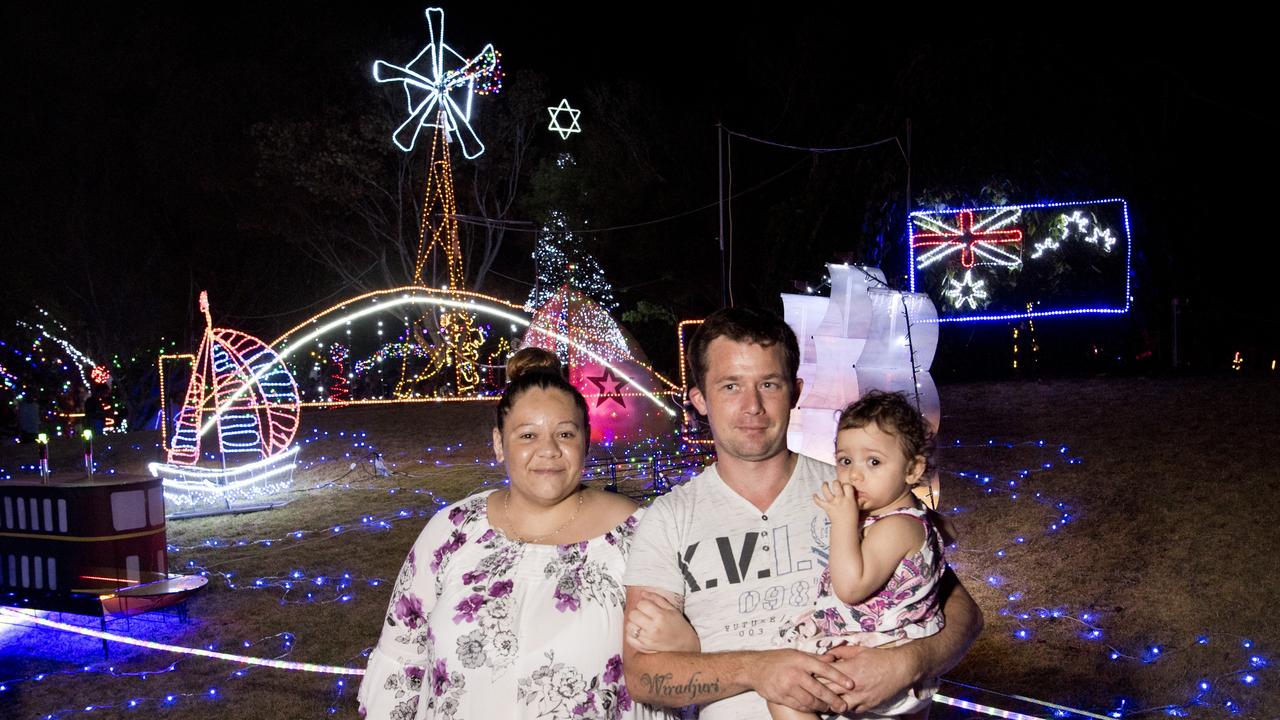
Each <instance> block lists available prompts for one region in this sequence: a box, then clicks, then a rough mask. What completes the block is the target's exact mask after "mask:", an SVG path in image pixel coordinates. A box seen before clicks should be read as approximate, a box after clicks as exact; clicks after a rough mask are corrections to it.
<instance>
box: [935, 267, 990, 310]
mask: <svg viewBox="0 0 1280 720" xmlns="http://www.w3.org/2000/svg"><path fill="white" fill-rule="evenodd" d="M947 282H948V283H949V284H950V285H951V287H949V288H947V289H946V290H944V291H943V292H942V294H943V295H946V296H947V299H948V300H950V301H951V302H952V304H954V305H955V306H956V307H957V308H962V307H964V306H965V304H966V303H967V304H968V305H969V307H971V308H973V309H974V310H977V309H978V301H979V300H986V299H987V290H986V285H987V281H986V280H974V279H973V271H972V270H965V271H964V279H962V280H956V279H955V278H948V279H947Z"/></svg>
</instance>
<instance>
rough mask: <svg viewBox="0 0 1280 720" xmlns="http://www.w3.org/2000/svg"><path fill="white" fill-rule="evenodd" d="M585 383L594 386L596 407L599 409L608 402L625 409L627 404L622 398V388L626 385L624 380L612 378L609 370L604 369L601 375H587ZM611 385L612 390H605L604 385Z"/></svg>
mask: <svg viewBox="0 0 1280 720" xmlns="http://www.w3.org/2000/svg"><path fill="white" fill-rule="evenodd" d="M585 377H586V379H587V381H588V382H590V383H591V384H592V385H595V386H596V394H595V395H596V407H600V406H601V405H603V404H604V403H605V402H606V401H608V400H613V401H614V402H616V403H618V404H619V405H621V406H622V407H624V408H625V407H626V406H627V403H626V401H625V400H623V398H622V388H623V387H624V386H625V385H626V384H627V381H626V380H619V379H618V378H616V377H614V376H613V372H612V371H610V370H609V368H605V369H604V373H603V374H601V375H595V376H592V375H587V376H585ZM606 384H608V385H613V389H611V390H610V389H606V388H605V385H606Z"/></svg>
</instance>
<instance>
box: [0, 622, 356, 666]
mask: <svg viewBox="0 0 1280 720" xmlns="http://www.w3.org/2000/svg"><path fill="white" fill-rule="evenodd" d="M0 614H3V615H4V616H5V617H10V618H14V619H16V620H18V621H20V622H28V623H31V624H33V625H39V626H41V627H47V628H51V629H54V630H61V631H63V632H70V633H76V634H77V635H84V636H86V637H91V638H97V639H99V640H106V641H108V642H118V643H122V644H125V645H133V646H135V647H141V648H147V649H148V650H160V651H162V652H173V653H180V654H183V655H198V656H200V657H207V658H213V659H214V660H227V661H229V662H234V663H241V664H244V665H259V666H262V667H269V668H275V669H277V670H300V671H302V672H312V673H325V674H328V675H364V670H362V669H360V668H348V667H337V666H335V665H317V664H315V663H304V662H294V661H292V660H272V659H269V658H259V657H252V656H249V655H233V654H231V653H224V652H217V651H216V650H205V649H203V648H189V647H183V646H181V645H168V644H166V643H158V642H152V641H150V640H139V639H137V638H131V637H126V636H124V635H117V634H115V633H109V632H105V631H102V630H93V629H90V628H82V627H77V626H75V625H69V624H67V623H63V622H58V621H57V620H49V619H48V618H42V617H39V616H37V615H31V614H28V613H26V612H22V611H20V610H13V609H10V608H3V607H0Z"/></svg>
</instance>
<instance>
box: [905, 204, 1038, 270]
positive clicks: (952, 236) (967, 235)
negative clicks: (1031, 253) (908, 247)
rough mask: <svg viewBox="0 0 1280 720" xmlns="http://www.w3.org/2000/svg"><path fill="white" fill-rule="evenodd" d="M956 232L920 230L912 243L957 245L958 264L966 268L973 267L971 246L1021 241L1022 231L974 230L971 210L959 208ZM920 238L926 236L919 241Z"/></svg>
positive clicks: (928, 245) (929, 245)
mask: <svg viewBox="0 0 1280 720" xmlns="http://www.w3.org/2000/svg"><path fill="white" fill-rule="evenodd" d="M956 227H957V228H959V231H958V232H954V233H952V232H920V233H916V234H915V236H914V241H913V242H912V245H913V246H914V247H917V248H921V247H934V246H937V245H959V246H960V264H961V265H963V266H964V267H966V268H971V267H973V246H974V245H977V244H979V243H983V244H987V245H1003V244H1006V243H1021V242H1022V231H1021V230H1018V229H1014V230H974V229H973V211H972V210H961V211H960V212H959V213H957V214H956ZM921 238H928V239H927V240H925V241H924V242H920V239H921Z"/></svg>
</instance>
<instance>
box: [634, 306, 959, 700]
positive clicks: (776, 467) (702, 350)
mask: <svg viewBox="0 0 1280 720" xmlns="http://www.w3.org/2000/svg"><path fill="white" fill-rule="evenodd" d="M689 364H690V370H691V371H692V380H693V386H692V387H691V388H690V390H689V399H690V400H691V401H692V402H693V404H694V406H695V407H696V408H697V410H698V412H700V413H702V414H704V415H706V416H707V419H708V421H709V423H710V425H711V434H712V437H713V439H714V440H715V446H716V456H717V462H716V464H715V465H713V466H711V467H709V468H707V469H706V470H705V471H704V472H703V473H702V474H701V475H699V476H698V477H696V478H694V479H693V480H691V481H690V482H688V483H687V484H685V485H684V486H682V487H679V488H676V489H675V490H673V491H672V492H671V493H668V494H667V495H665V496H663V497H661V498H658V499H657V500H656V501H655V502H654V504H653V507H652V508H651V509H650V510H649V511H648V512H647V513H646V515H645V517H644V519H643V520H642V521H641V523H640V527H639V528H638V529H637V531H636V535H635V538H634V540H633V543H632V546H631V554H630V557H629V560H628V567H627V572H626V575H625V576H624V578H623V580H624V582H625V583H626V585H627V608H628V613H631V612H636V611H640V612H644V611H645V610H646V608H647V607H651V605H647V604H651V603H654V602H660V601H658V600H655V599H654V596H655V595H656V596H660V597H663V598H666V599H667V600H668V601H671V602H674V603H675V604H676V605H677V606H678V607H682V608H683V609H684V612H685V615H686V616H687V617H688V618H689V621H690V623H692V625H693V627H694V628H695V629H696V630H697V631H698V636H699V638H700V640H701V642H702V652H699V653H665V652H663V653H643V652H639V651H638V650H637V649H636V648H635V647H634V645H633V641H636V644H640V643H641V642H642V641H643V638H636V637H634V635H633V634H634V633H635V632H636V631H637V628H638V626H637V625H636V624H635V623H632V622H630V621H629V622H628V623H627V624H626V631H627V632H628V634H629V635H631V637H629V638H628V642H627V645H626V649H625V651H624V663H623V667H624V669H625V672H626V678H627V687H628V689H629V690H630V692H631V694H632V695H633V696H634V697H635V698H636V699H637V700H640V701H643V702H647V703H651V704H657V705H667V706H683V705H692V704H697V705H706V707H705V708H704V710H703V712H702V717H703V718H704V720H708V719H710V720H718V719H722V718H726V719H727V718H735V719H737V718H761V719H762V720H763V719H765V718H768V717H769V713H768V709H767V708H766V707H765V703H764V700H765V699H767V700H772V701H774V702H778V703H781V704H783V705H788V706H791V707H794V708H797V709H800V710H808V711H819V710H823V711H825V710H834V711H836V712H843V711H846V710H851V711H855V712H862V711H866V710H869V709H871V708H873V707H876V706H877V705H879V704H880V703H881V702H883V701H884V700H886V699H888V698H890V697H892V696H893V695H895V694H897V693H898V692H900V691H901V690H903V689H905V688H907V687H910V686H912V685H914V684H915V683H916V682H918V681H919V680H921V679H923V678H929V677H936V676H938V675H941V674H942V673H943V672H945V671H946V670H948V669H950V668H951V667H952V666H953V665H954V664H955V663H957V662H959V660H960V658H961V657H962V656H963V655H964V652H965V651H966V650H967V649H968V647H969V645H971V644H972V642H973V640H974V639H975V638H976V637H977V635H978V632H979V631H980V630H981V627H982V616H981V613H980V612H979V611H978V608H977V606H976V605H974V603H973V600H972V598H970V597H969V595H968V593H967V592H965V590H964V588H963V587H961V586H960V585H959V583H958V582H954V577H953V576H952V581H953V582H952V583H951V584H950V586H949V587H950V592H948V593H947V596H946V599H945V600H944V604H943V611H944V612H945V613H946V617H947V625H946V627H945V628H944V629H943V631H942V632H940V633H938V634H937V635H934V636H933V637H930V638H926V639H924V640H919V641H915V642H911V643H908V644H906V645H902V646H900V647H897V648H881V649H863V648H856V647H841V648H836V649H834V650H832V651H831V652H830V653H828V654H827V655H822V656H819V655H812V654H809V653H804V652H800V651H798V650H793V649H788V648H779V647H776V644H775V642H774V639H775V638H776V635H777V632H778V629H779V625H781V623H782V622H783V621H785V620H786V619H789V618H791V617H794V616H795V615H797V614H799V613H800V612H801V611H803V610H804V608H805V607H808V606H811V605H812V604H813V601H814V598H815V597H816V592H817V589H816V585H817V580H818V577H819V575H820V573H821V567H820V565H821V564H822V563H825V561H826V552H827V549H826V546H827V525H826V517H825V515H824V513H823V512H822V511H821V510H819V509H818V508H817V507H816V506H815V505H814V504H813V500H812V498H813V495H814V494H815V493H816V492H817V490H818V488H819V487H820V486H821V484H822V483H823V482H825V481H827V480H830V479H833V478H834V475H835V473H834V469H833V468H832V467H831V466H829V465H826V464H824V463H821V462H819V461H817V460H814V459H812V458H808V457H804V456H801V455H797V454H795V453H792V452H790V451H788V450H787V447H786V437H787V424H788V421H789V418H790V410H791V408H792V407H793V406H794V405H795V401H796V399H797V398H798V397H799V395H800V387H801V381H800V380H799V378H798V377H797V376H796V373H797V370H798V368H799V349H798V345H797V343H796V338H795V335H794V333H792V331H791V328H790V327H788V326H787V325H786V323H784V322H783V321H782V320H781V319H780V318H778V317H776V316H774V315H772V314H771V313H767V312H762V311H757V310H751V309H744V308H730V309H727V310H721V311H719V312H717V313H715V314H713V315H712V316H711V317H709V318H707V320H706V321H705V322H704V323H703V325H702V327H701V328H699V330H698V333H697V334H696V335H695V336H694V338H693V340H692V342H691V343H690V352H689ZM946 587H948V586H947V585H944V588H946ZM944 592H945V590H944ZM831 688H835V689H834V690H833V689H831ZM841 691H842V692H841Z"/></svg>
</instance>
